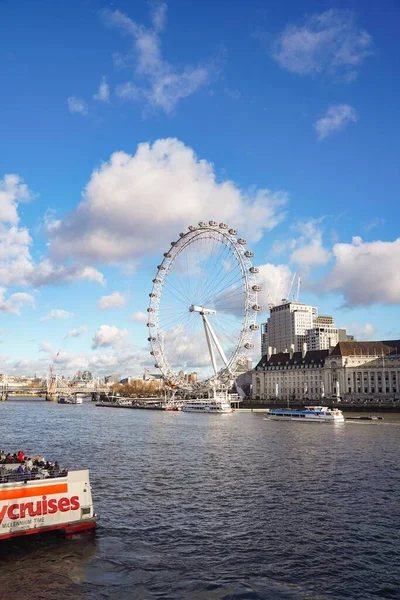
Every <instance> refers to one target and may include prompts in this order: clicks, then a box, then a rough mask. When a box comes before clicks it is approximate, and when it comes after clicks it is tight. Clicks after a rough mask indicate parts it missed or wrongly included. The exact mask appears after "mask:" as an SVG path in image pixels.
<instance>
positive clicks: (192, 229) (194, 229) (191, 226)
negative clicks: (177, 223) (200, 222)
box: [188, 225, 196, 231]
mask: <svg viewBox="0 0 400 600" xmlns="http://www.w3.org/2000/svg"><path fill="white" fill-rule="evenodd" d="M188 229H189V231H196V227H195V226H194V225H189V227H188Z"/></svg>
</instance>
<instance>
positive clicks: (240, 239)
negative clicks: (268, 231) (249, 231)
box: [237, 238, 246, 246]
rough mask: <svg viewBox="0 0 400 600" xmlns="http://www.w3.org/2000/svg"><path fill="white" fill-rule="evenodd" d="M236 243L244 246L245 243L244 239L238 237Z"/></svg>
mask: <svg viewBox="0 0 400 600" xmlns="http://www.w3.org/2000/svg"><path fill="white" fill-rule="evenodd" d="M237 243H238V244H240V245H241V246H245V245H246V240H245V239H243V238H239V239H238V241H237Z"/></svg>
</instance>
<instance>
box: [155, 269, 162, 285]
mask: <svg viewBox="0 0 400 600" xmlns="http://www.w3.org/2000/svg"><path fill="white" fill-rule="evenodd" d="M158 268H159V267H157V269H158ZM153 283H156V284H157V283H161V280H160V279H153Z"/></svg>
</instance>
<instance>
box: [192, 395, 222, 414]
mask: <svg viewBox="0 0 400 600" xmlns="http://www.w3.org/2000/svg"><path fill="white" fill-rule="evenodd" d="M182 411H184V412H202V413H209V414H215V415H219V414H226V413H231V412H232V406H231V403H230V399H229V396H228V397H227V396H226V395H224V394H221V396H218V395H217V394H216V395H215V398H196V400H187V401H186V402H185V403H184V405H183V406H182Z"/></svg>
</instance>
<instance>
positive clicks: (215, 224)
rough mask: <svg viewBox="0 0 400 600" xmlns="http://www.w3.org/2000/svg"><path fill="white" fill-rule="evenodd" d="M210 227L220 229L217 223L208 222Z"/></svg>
mask: <svg viewBox="0 0 400 600" xmlns="http://www.w3.org/2000/svg"><path fill="white" fill-rule="evenodd" d="M208 224H209V226H210V227H218V223H217V222H216V221H208Z"/></svg>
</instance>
